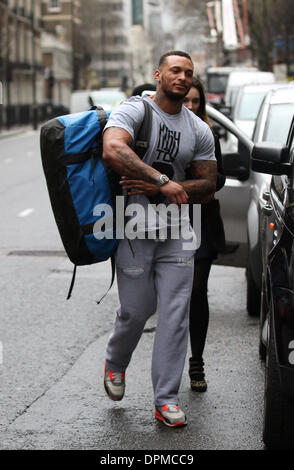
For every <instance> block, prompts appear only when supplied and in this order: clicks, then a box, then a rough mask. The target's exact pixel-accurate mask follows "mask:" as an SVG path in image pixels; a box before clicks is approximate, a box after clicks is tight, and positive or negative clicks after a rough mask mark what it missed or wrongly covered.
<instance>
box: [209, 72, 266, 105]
mask: <svg viewBox="0 0 294 470" xmlns="http://www.w3.org/2000/svg"><path fill="white" fill-rule="evenodd" d="M237 70H240V71H246V70H250V71H251V70H257V69H256V68H255V67H241V66H232V67H208V69H207V71H206V92H207V100H208V102H209V103H210V104H211V105H212V106H214V107H216V108H219V106H221V105H222V104H224V103H225V94H226V89H227V84H228V80H229V75H230V73H231V72H235V71H237Z"/></svg>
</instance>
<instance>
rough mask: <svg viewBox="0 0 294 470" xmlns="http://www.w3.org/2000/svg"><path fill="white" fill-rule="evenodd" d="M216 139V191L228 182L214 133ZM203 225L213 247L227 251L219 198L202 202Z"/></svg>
mask: <svg viewBox="0 0 294 470" xmlns="http://www.w3.org/2000/svg"><path fill="white" fill-rule="evenodd" d="M214 141H215V158H216V160H217V181H216V191H219V190H220V189H221V188H222V187H223V186H224V185H225V182H226V176H225V173H224V167H223V161H222V154H221V148H220V143H219V139H218V137H217V136H216V135H215V134H214ZM190 178H191V173H190V171H189V170H188V171H187V179H190ZM192 212H193V211H192V205H191V210H190V219H191V222H193V219H192ZM201 225H202V231H201V236H202V240H203V237H207V241H208V243H209V245H210V246H211V247H212V249H213V250H214V251H215V252H216V253H225V251H226V240H225V231H224V225H223V221H222V218H221V213H220V205H219V201H218V199H213V200H212V201H210V202H208V203H206V204H202V206H201Z"/></svg>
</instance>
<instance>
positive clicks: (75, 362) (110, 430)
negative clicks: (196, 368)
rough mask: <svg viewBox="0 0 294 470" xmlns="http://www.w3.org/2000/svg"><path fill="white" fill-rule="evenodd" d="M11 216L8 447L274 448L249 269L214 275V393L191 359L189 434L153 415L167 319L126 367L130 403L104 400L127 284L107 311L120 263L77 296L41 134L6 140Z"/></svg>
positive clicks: (102, 270)
mask: <svg viewBox="0 0 294 470" xmlns="http://www.w3.org/2000/svg"><path fill="white" fill-rule="evenodd" d="M0 213H1V219H2V223H1V238H0V260H1V263H0V292H1V303H0V345H1V348H0V380H1V385H0V401H1V410H0V449H96V450H103V449H109V450H111V449H112V450H114V449H126V450H127V449H128V450H133V449H142V450H144V449H146V450H154V449H156V450H181V449H185V450H187V449H193V450H200V449H201V450H206V449H211V450H214V449H228V450H233V449H235V450H243V449H247V450H253V449H263V443H262V413H263V386H264V384H263V376H264V365H263V363H262V362H260V360H259V356H258V320H257V319H255V318H250V317H248V315H247V313H246V303H245V300H246V299H245V294H246V282H245V281H246V280H245V271H244V269H242V268H231V267H224V266H213V268H212V272H211V277H210V281H209V302H210V309H211V319H210V326H209V331H208V338H207V346H206V351H205V357H204V359H205V369H206V375H207V380H208V390H207V392H206V393H203V394H197V393H195V392H192V391H191V390H190V389H189V381H188V373H187V368H188V360H187V361H186V368H185V371H184V374H183V380H182V385H181V390H180V398H181V405H182V407H183V409H184V410H185V411H186V413H187V416H188V426H187V427H185V428H182V429H169V428H166V427H165V426H164V425H163V424H162V423H159V422H157V421H156V420H155V419H154V407H153V393H152V386H151V377H150V363H151V352H152V344H153V339H154V334H155V329H156V320H157V315H155V316H154V317H152V318H151V319H150V320H149V322H148V324H147V325H146V328H145V332H144V334H143V336H142V339H141V341H140V343H139V345H138V347H137V349H136V351H135V353H134V356H133V360H132V362H131V365H130V367H129V369H128V371H127V375H126V380H127V388H126V396H125V398H124V399H123V400H122V401H121V402H112V401H110V400H109V399H108V398H107V397H106V396H105V393H104V390H103V384H102V376H103V367H104V350H105V345H106V342H107V339H108V336H109V333H110V330H111V327H112V324H113V320H114V318H115V308H116V306H117V304H118V297H117V290H116V285H114V286H113V288H112V290H111V291H110V293H109V294H108V295H107V297H106V298H105V299H104V300H103V302H102V303H101V304H100V305H97V304H96V300H97V299H99V298H100V297H101V296H102V295H103V294H104V292H105V291H106V290H107V288H108V285H109V282H110V266H109V263H108V262H106V263H101V264H99V265H95V266H91V267H82V268H79V269H78V271H77V280H76V285H75V288H74V291H73V295H72V298H71V299H70V300H66V296H67V291H68V288H69V284H70V280H71V275H72V264H71V263H70V262H69V261H68V259H67V258H66V256H65V255H64V252H63V247H62V245H61V242H60V238H59V234H58V232H57V228H56V225H55V222H54V218H53V215H52V211H51V207H50V203H49V199H48V194H47V188H46V183H45V179H44V176H43V172H42V167H41V160H40V153H39V133H38V132H34V131H28V132H26V133H24V134H22V135H20V136H16V137H10V138H7V139H2V140H1V141H0ZM187 359H188V357H187ZM171 368H172V364H171Z"/></svg>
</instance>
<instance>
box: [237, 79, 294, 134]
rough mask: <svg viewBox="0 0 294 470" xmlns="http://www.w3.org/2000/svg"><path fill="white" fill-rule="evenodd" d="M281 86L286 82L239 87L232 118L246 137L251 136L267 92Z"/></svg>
mask: <svg viewBox="0 0 294 470" xmlns="http://www.w3.org/2000/svg"><path fill="white" fill-rule="evenodd" d="M283 86H288V83H286V82H285V83H282V82H280V83H263V84H258V85H243V86H242V87H240V88H239V91H238V94H237V97H236V104H235V107H234V112H233V114H232V120H233V122H234V123H235V124H236V125H237V126H238V127H239V128H240V129H241V130H242V131H244V132H245V134H247V135H248V137H250V138H252V135H253V131H254V127H255V121H256V118H257V115H258V111H259V109H260V106H261V104H262V101H263V99H264V97H265V95H266V94H267V92H268V91H270V90H275V89H277V88H282V87H283Z"/></svg>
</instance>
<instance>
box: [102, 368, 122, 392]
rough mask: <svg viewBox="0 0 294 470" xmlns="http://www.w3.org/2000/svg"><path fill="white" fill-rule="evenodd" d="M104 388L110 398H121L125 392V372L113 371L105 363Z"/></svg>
mask: <svg viewBox="0 0 294 470" xmlns="http://www.w3.org/2000/svg"><path fill="white" fill-rule="evenodd" d="M104 390H105V393H106V395H107V396H108V397H109V398H110V399H111V400H114V401H119V400H122V398H123V396H124V393H125V372H115V371H114V370H111V369H110V368H109V367H107V365H106V363H105V368H104Z"/></svg>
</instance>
